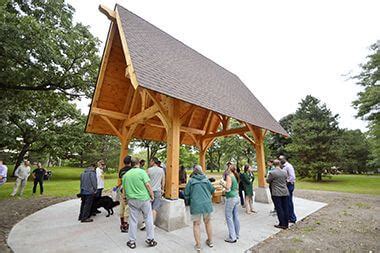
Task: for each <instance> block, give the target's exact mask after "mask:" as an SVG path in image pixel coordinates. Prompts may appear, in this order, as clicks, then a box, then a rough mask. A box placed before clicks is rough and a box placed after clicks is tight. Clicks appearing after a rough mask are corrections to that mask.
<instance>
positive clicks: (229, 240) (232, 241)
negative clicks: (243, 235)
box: [224, 238, 237, 243]
mask: <svg viewBox="0 0 380 253" xmlns="http://www.w3.org/2000/svg"><path fill="white" fill-rule="evenodd" d="M224 241H225V242H228V243H236V242H237V240H236V239H235V240H231V239H229V238H228V239H224Z"/></svg>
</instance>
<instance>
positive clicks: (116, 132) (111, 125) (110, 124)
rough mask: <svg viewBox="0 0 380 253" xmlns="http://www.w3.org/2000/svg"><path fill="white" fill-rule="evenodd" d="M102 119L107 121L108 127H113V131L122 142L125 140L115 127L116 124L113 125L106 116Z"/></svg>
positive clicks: (102, 116)
mask: <svg viewBox="0 0 380 253" xmlns="http://www.w3.org/2000/svg"><path fill="white" fill-rule="evenodd" d="M100 117H101V118H102V119H103V120H104V121H105V122H107V124H108V126H109V127H111V129H112V131H113V132H114V133H115V134H116V136H117V137H119V139H120V140H121V139H122V138H123V136H122V135H121V133H120V132H119V130H117V128H116V127H115V126H114V124H112V122H111V121H110V119H109V118H107V117H106V116H104V115H100Z"/></svg>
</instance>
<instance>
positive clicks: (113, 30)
mask: <svg viewBox="0 0 380 253" xmlns="http://www.w3.org/2000/svg"><path fill="white" fill-rule="evenodd" d="M115 33H116V25H115V24H114V23H111V24H110V28H109V30H108V36H107V42H106V45H105V48H104V51H103V56H102V62H101V65H100V69H99V74H98V79H97V81H96V86H95V93H94V97H93V100H92V103H91V108H90V113H89V116H90V118H89V120H88V124H87V127H88V126H91V125H92V122H93V120H94V116H93V115H91V112H92V108H93V107H97V105H98V100H99V95H100V90H101V89H102V85H103V79H104V75H105V72H106V68H107V64H108V59H109V56H110V52H111V47H112V42H113V39H114V37H115Z"/></svg>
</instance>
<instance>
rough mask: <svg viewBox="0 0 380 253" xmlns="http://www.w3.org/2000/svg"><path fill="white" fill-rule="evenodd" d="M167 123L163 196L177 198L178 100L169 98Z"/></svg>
mask: <svg viewBox="0 0 380 253" xmlns="http://www.w3.org/2000/svg"><path fill="white" fill-rule="evenodd" d="M168 109H169V113H168V121H169V123H170V124H168V126H167V129H166V132H167V161H166V182H165V197H166V198H168V199H178V181H179V180H178V174H179V147H180V142H179V141H180V139H179V138H180V128H181V121H180V110H179V102H178V101H177V100H175V99H172V98H170V99H169V103H168Z"/></svg>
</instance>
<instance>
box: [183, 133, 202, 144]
mask: <svg viewBox="0 0 380 253" xmlns="http://www.w3.org/2000/svg"><path fill="white" fill-rule="evenodd" d="M185 134H187V135H188V136H190V138H191V139H192V140H193V141H194V144H195V146H199V145H200V144H199V141H198V140H197V138H195V136H194V134H192V133H189V132H185Z"/></svg>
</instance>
